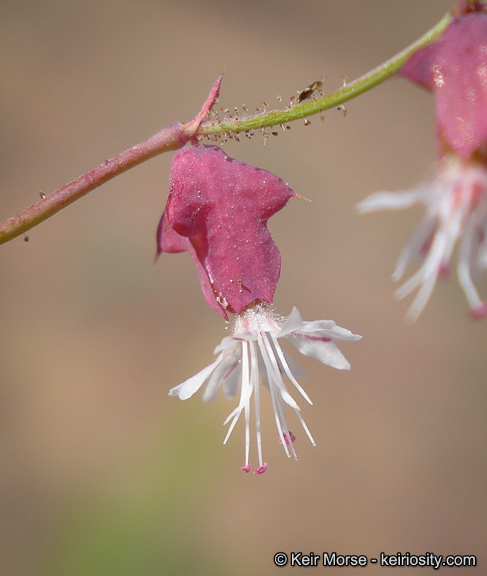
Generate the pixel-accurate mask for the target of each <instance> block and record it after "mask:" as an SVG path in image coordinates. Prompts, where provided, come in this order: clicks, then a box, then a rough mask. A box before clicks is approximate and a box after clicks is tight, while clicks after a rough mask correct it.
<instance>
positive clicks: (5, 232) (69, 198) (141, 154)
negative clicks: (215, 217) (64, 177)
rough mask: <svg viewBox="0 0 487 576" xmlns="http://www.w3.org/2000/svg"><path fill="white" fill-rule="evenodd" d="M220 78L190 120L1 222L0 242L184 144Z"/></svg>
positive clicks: (212, 98)
mask: <svg viewBox="0 0 487 576" xmlns="http://www.w3.org/2000/svg"><path fill="white" fill-rule="evenodd" d="M221 81H222V77H221V76H220V77H219V78H218V79H217V81H216V82H215V84H214V85H213V88H212V89H211V92H210V94H209V96H208V98H207V99H206V102H205V103H204V105H203V107H202V109H201V110H200V112H199V113H198V115H197V116H196V117H195V118H194V119H193V120H190V121H189V122H187V123H186V124H181V123H180V122H175V123H174V124H170V125H169V126H167V127H166V128H163V129H162V130H161V131H160V132H158V133H157V134H154V136H151V137H150V138H149V139H148V140H146V141H145V142H142V143H141V144H137V145H136V146H133V147H132V148H129V149H128V150H125V151H124V152H121V153H120V154H117V155H116V156H114V157H113V158H110V159H109V160H105V162H103V163H102V164H100V165H99V166H97V167H96V168H93V170H90V171H89V172H87V173H86V174H83V176H80V177H79V178H76V180H73V181H72V182H70V183H69V184H66V185H65V186H63V187H62V188H60V189H59V190H57V191H56V192H54V193H53V194H50V195H49V196H47V197H46V198H43V199H42V200H40V201H39V202H37V203H36V204H33V205H32V206H30V207H29V208H26V209H25V210H23V211H22V212H20V213H19V214H16V215H15V216H12V217H11V218H8V219H7V220H5V221H4V222H2V223H1V224H0V244H3V243H5V242H8V241H9V240H12V239H13V238H15V237H17V236H19V235H21V234H24V233H25V232H27V230H30V229H31V228H33V227H34V226H37V224H40V223H41V222H43V221H44V220H47V219H48V218H49V217H51V216H53V215H54V214H56V213H57V212H59V211H60V210H62V209H63V208H65V207H66V206H68V205H69V204H72V203H73V202H75V201H76V200H78V199H79V198H81V197H82V196H84V195H85V194H88V192H91V191H92V190H94V189H95V188H98V187H99V186H101V185H102V184H105V182H108V181H109V180H111V179H112V178H115V176H118V175H119V174H122V173H123V172H125V171H126V170H130V168H133V167H134V166H137V165H138V164H142V162H145V161H146V160H149V159H150V158H153V157H154V156H157V155H158V154H162V153H163V152H169V151H170V150H177V149H178V148H181V147H182V146H184V145H185V144H186V143H187V142H188V141H190V140H191V139H192V138H193V136H194V134H195V132H196V131H197V130H198V128H199V125H200V124H201V122H202V120H203V118H204V117H205V115H206V114H207V113H208V112H209V111H210V110H211V108H212V107H213V105H214V103H215V102H216V100H217V98H218V94H219V91H220V84H221Z"/></svg>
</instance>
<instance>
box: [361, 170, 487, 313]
mask: <svg viewBox="0 0 487 576" xmlns="http://www.w3.org/2000/svg"><path fill="white" fill-rule="evenodd" d="M416 203H421V204H423V205H424V206H426V208H427V211H426V215H425V217H424V218H423V220H422V221H421V223H420V225H419V226H418V228H417V229H416V231H415V232H414V234H413V236H412V237H411V239H410V240H409V242H408V243H407V244H406V246H405V247H404V249H403V251H402V252H401V254H400V256H399V259H398V261H397V264H396V269H395V270H394V274H393V275H392V278H393V280H395V281H397V280H399V279H400V278H401V277H402V276H403V274H404V271H405V269H406V267H407V265H408V264H409V263H410V262H411V261H412V260H414V259H415V258H416V257H422V258H424V261H423V263H422V265H421V266H420V268H419V270H417V272H416V273H415V274H414V275H413V276H412V277H411V278H410V279H409V280H408V281H407V282H406V283H405V284H403V285H402V286H401V288H399V290H397V291H396V296H397V297H398V298H399V299H401V298H404V297H405V296H407V295H408V294H410V293H411V292H412V291H413V290H415V289H416V288H418V289H419V290H418V293H417V295H416V298H415V300H414V302H413V304H412V306H411V307H410V309H409V311H408V314H407V318H408V319H409V320H411V321H413V322H414V321H415V320H416V319H417V318H418V316H419V315H420V314H421V312H422V311H423V309H424V307H425V306H426V303H427V302H428V300H429V298H430V296H431V293H432V292H433V289H434V287H435V284H436V280H437V278H438V276H442V275H445V274H446V273H448V271H449V268H450V259H451V255H452V252H453V250H454V248H455V245H456V244H457V242H458V244H459V249H458V263H457V276H458V281H459V283H460V285H461V287H462V288H463V291H464V293H465V296H466V298H467V301H468V303H469V306H470V308H471V310H472V314H473V316H474V317H475V318H482V317H484V316H485V315H487V303H486V302H484V301H482V300H481V299H480V297H479V294H478V292H477V289H476V288H475V285H474V280H475V281H477V280H478V279H479V278H480V277H481V275H482V273H483V272H484V271H485V269H486V267H487V171H486V170H485V168H483V167H482V166H480V165H478V164H474V163H473V162H470V163H465V162H463V163H462V162H461V161H460V160H459V159H454V160H451V161H450V162H449V164H447V165H446V166H445V167H444V168H443V169H442V170H441V171H440V173H439V175H438V177H437V178H436V179H435V180H434V181H433V182H431V183H430V184H422V185H420V186H419V187H418V188H416V189H415V190H412V191H409V192H400V193H394V192H378V193H376V194H372V195H371V196H369V197H368V198H366V199H365V200H364V201H363V202H361V203H360V204H359V205H358V206H357V210H358V211H359V212H360V213H364V212H374V211H377V210H401V209H402V208H409V207H410V206H413V205H414V204H416Z"/></svg>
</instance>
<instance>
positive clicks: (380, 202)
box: [356, 190, 420, 214]
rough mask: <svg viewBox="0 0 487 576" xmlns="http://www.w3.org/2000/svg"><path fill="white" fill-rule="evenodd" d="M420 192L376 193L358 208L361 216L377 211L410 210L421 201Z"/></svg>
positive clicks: (358, 205) (363, 201)
mask: <svg viewBox="0 0 487 576" xmlns="http://www.w3.org/2000/svg"><path fill="white" fill-rule="evenodd" d="M419 196H420V194H419V190H412V191H408V192H376V193H375V194H371V195H370V196H368V197H367V198H365V200H362V202H360V203H359V204H357V206H356V210H357V212H358V213H359V214H364V213H365V212H375V211H377V210H402V209H403V208H409V207H410V206H412V205H413V204H415V203H416V202H417V201H418V200H419Z"/></svg>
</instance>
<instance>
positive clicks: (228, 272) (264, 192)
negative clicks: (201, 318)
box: [157, 146, 296, 319]
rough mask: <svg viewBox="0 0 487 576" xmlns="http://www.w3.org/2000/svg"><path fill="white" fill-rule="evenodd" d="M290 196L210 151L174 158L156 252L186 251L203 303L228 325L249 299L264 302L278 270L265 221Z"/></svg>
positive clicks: (261, 173) (261, 174)
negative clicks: (193, 268) (231, 316)
mask: <svg viewBox="0 0 487 576" xmlns="http://www.w3.org/2000/svg"><path fill="white" fill-rule="evenodd" d="M293 196H296V194H295V193H294V192H293V191H292V190H291V188H289V186H287V185H286V184H285V183H284V182H283V180H281V179H280V178H279V177H277V176H275V175H274V174H272V173H271V172H268V171H267V170H263V169H261V168H256V167H254V166H249V165H248V164H245V163H243V162H239V161H238V160H235V159H233V158H230V157H229V156H227V155H226V154H225V153H224V152H223V151H222V150H221V149H220V148H217V147H216V146H188V147H186V148H183V149H182V150H180V151H179V152H178V153H177V154H176V155H175V157H174V159H173V162H172V166H171V174H170V189H169V198H168V200H167V205H166V209H165V211H164V214H163V216H162V218H161V221H160V223H159V227H158V230H157V253H158V254H160V253H161V252H171V253H174V252H189V254H191V257H192V258H193V260H194V262H195V265H196V269H197V273H198V277H199V280H200V283H201V288H202V290H203V294H204V295H205V298H206V300H207V302H208V304H209V305H210V306H211V307H212V308H213V309H214V310H216V311H217V312H218V313H219V314H221V315H222V316H223V317H224V318H225V319H228V316H227V312H231V313H235V314H240V313H241V312H242V311H243V310H244V309H245V308H246V307H247V306H249V305H250V304H252V303H253V302H254V301H256V300H257V301H259V300H260V301H264V302H268V303H272V301H273V298H274V292H275V289H276V285H277V281H278V279H279V274H280V269H281V257H280V253H279V250H278V248H277V246H276V244H275V243H274V241H273V240H272V237H271V234H270V232H269V230H268V229H267V221H268V219H269V218H270V217H271V216H272V215H273V214H275V213H276V212H278V211H279V210H281V208H283V207H284V206H285V205H286V203H287V202H288V200H289V199H290V198H291V197H293Z"/></svg>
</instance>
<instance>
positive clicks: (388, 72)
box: [197, 13, 452, 136]
mask: <svg viewBox="0 0 487 576" xmlns="http://www.w3.org/2000/svg"><path fill="white" fill-rule="evenodd" d="M451 20H452V17H451V15H450V14H449V13H448V14H446V15H445V16H444V17H443V18H442V19H441V20H440V21H439V22H438V23H437V24H436V25H435V26H433V28H431V29H430V30H428V32H426V34H424V35H423V36H421V38H418V40H416V41H415V42H413V43H412V44H410V45H409V46H408V47H407V48H404V50H401V52H399V53H398V54H396V55H395V56H393V57H392V58H390V59H389V60H387V61H386V62H384V63H383V64H380V65H379V66H377V68H374V69H373V70H371V71H370V72H367V74H364V75H363V76H361V77H360V78H357V79H356V80H354V81H353V82H350V83H349V84H346V85H345V86H343V87H342V88H340V89H339V90H337V91H336V92H332V93H331V94H327V95H326V96H322V97H321V98H314V99H312V100H307V101H304V102H302V103H301V104H296V105H295V106H292V107H291V108H288V109H286V110H275V111H273V112H264V113H262V114H257V115H254V116H246V117H245V118H233V119H226V118H225V119H223V120H220V121H207V122H202V123H201V126H200V128H199V130H198V132H197V134H198V136H207V135H208V136H209V135H214V134H225V133H231V132H234V133H237V132H247V131H252V130H260V129H261V128H267V127H271V126H279V125H281V124H287V123H288V122H292V121H293V120H299V119H301V118H306V117H308V116H312V115H314V114H318V113H320V112H324V111H325V110H329V109H330V108H335V107H336V106H339V105H340V104H344V103H345V102H348V101H349V100H352V99H353V98H355V97H356V96H359V95H360V94H363V93H364V92H367V91H368V90H370V89H371V88H374V87H375V86H377V85H378V84H381V83H382V82H384V81H385V80H387V79H388V78H390V77H391V76H392V75H393V74H395V73H396V72H397V71H398V70H399V69H400V68H401V67H402V66H403V65H404V64H405V63H406V61H407V60H408V59H409V58H410V57H411V56H412V55H413V54H414V53H415V52H416V51H417V50H419V49H420V48H423V47H424V46H426V45H427V44H430V43H431V42H433V41H434V40H436V39H437V38H438V37H439V36H440V35H441V34H442V33H443V31H444V30H445V28H446V27H447V26H448V24H450V22H451Z"/></svg>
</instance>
